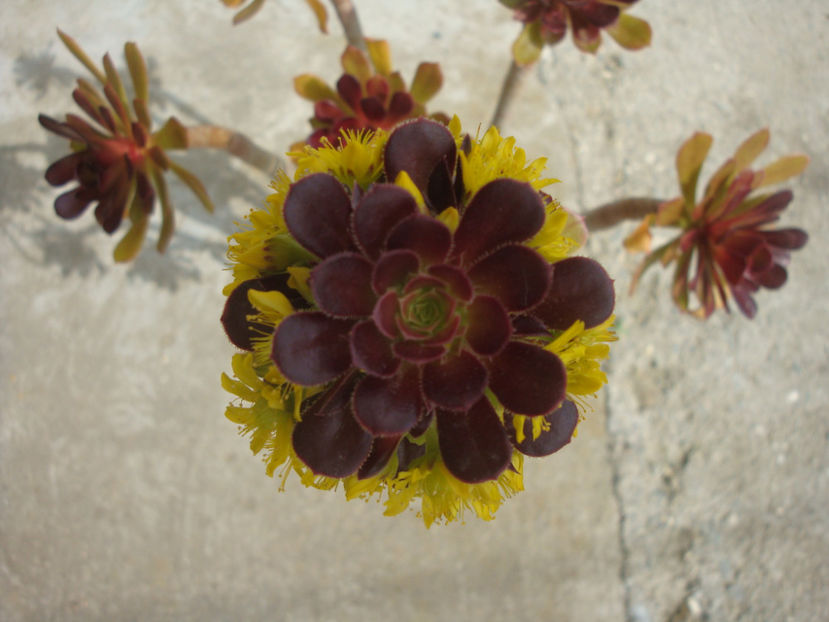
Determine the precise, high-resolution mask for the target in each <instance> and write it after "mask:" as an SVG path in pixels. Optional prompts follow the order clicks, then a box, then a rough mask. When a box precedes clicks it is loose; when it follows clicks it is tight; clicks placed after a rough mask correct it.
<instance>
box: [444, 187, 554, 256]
mask: <svg viewBox="0 0 829 622" xmlns="http://www.w3.org/2000/svg"><path fill="white" fill-rule="evenodd" d="M543 224H544V204H543V203H542V202H541V197H540V196H539V195H538V192H536V191H535V190H534V189H533V187H532V186H531V185H530V184H528V183H525V182H521V181H516V180H515V179H506V178H502V179H496V180H495V181H491V182H489V183H488V184H486V185H485V186H484V187H483V188H481V189H480V190H478V192H477V193H476V194H475V196H473V197H472V200H471V201H470V202H469V206H468V207H467V208H466V210H465V211H464V212H463V215H462V216H461V221H460V223H458V229H457V231H455V247H454V249H453V253H452V254H453V256H455V257H460V258H461V263H462V264H465V265H469V264H471V263H473V262H474V261H476V260H477V259H478V258H479V257H481V256H482V255H484V254H486V253H488V252H491V251H492V250H494V249H496V248H498V247H499V246H503V245H504V244H509V243H511V242H523V241H524V240H528V239H529V238H531V237H532V236H533V235H535V234H536V233H537V232H538V231H539V229H541V226H542V225H543Z"/></svg>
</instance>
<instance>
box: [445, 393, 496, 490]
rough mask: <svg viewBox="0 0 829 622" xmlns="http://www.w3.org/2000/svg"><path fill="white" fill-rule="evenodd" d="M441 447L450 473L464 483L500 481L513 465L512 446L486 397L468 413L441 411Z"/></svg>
mask: <svg viewBox="0 0 829 622" xmlns="http://www.w3.org/2000/svg"><path fill="white" fill-rule="evenodd" d="M437 421H438V446H439V447H440V455H441V458H443V463H444V464H445V465H446V468H447V469H449V472H450V473H451V474H452V475H454V476H455V477H457V478H458V479H459V480H461V481H462V482H467V483H469V484H477V483H480V482H486V481H490V480H494V479H497V477H498V476H499V475H501V473H503V472H504V469H506V468H507V466H509V464H510V460H511V458H512V447H511V446H510V443H509V440H508V439H507V435H506V432H505V431H504V427H503V425H502V424H501V421H500V419H498V415H497V414H495V410H494V409H493V408H492V405H491V404H490V403H489V400H488V399H487V398H486V397H482V398H480V399H479V400H478V401H477V402H476V403H475V404H474V405H473V406H472V407H471V408H470V409H469V410H468V411H467V412H460V413H458V412H447V411H444V410H438V411H437Z"/></svg>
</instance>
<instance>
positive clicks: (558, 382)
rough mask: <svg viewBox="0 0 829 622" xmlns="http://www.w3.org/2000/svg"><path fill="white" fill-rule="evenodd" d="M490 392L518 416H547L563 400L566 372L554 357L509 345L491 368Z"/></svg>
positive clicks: (520, 345)
mask: <svg viewBox="0 0 829 622" xmlns="http://www.w3.org/2000/svg"><path fill="white" fill-rule="evenodd" d="M489 373H490V378H489V388H490V389H492V391H493V393H495V396H496V397H497V398H498V399H499V400H500V402H501V404H503V405H504V408H506V409H507V410H511V411H512V412H514V413H516V414H519V415H531V416H534V415H546V414H547V413H549V412H550V411H552V410H553V409H555V408H557V407H558V405H559V404H561V401H562V400H563V399H564V395H565V390H566V388H567V371H566V370H565V368H564V364H563V363H562V362H561V359H559V358H558V357H557V356H556V355H555V354H553V353H552V352H548V351H547V350H544V349H543V348H540V347H538V346H535V345H532V344H529V343H522V342H520V341H510V342H509V343H508V344H507V346H506V347H505V348H504V349H503V350H502V351H501V353H500V354H499V355H498V356H497V357H495V360H494V361H493V362H492V365H491V366H490V370H489Z"/></svg>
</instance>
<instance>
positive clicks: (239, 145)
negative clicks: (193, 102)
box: [186, 125, 285, 176]
mask: <svg viewBox="0 0 829 622" xmlns="http://www.w3.org/2000/svg"><path fill="white" fill-rule="evenodd" d="M186 129H187V146H188V147H189V148H195V149H199V148H201V149H223V150H225V151H227V152H228V153H229V154H231V155H234V156H236V157H237V158H239V159H240V160H243V161H244V162H246V163H247V164H250V165H251V166H252V167H254V168H257V169H259V170H260V171H262V172H263V173H265V174H266V175H269V176H273V175H274V174H275V173H276V171H277V170H278V169H280V168H281V169H284V168H285V162H284V161H283V160H282V158H280V157H279V156H278V155H276V154H274V153H271V152H270V151H267V150H266V149H263V148H262V147H260V146H259V145H257V144H255V143H254V142H253V141H252V140H251V139H250V138H248V137H247V136H245V135H244V134H240V133H239V132H236V131H234V130H230V129H228V128H226V127H220V126H218V125H196V126H193V127H188V128H186Z"/></svg>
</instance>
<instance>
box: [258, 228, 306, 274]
mask: <svg viewBox="0 0 829 622" xmlns="http://www.w3.org/2000/svg"><path fill="white" fill-rule="evenodd" d="M267 254H268V263H269V265H271V266H273V267H274V268H275V269H277V270H283V269H285V268H287V267H288V266H300V265H309V264H312V263H314V262H315V261H316V257H314V255H312V254H311V253H310V252H308V251H307V250H305V248H303V247H302V246H300V244H299V242H297V241H296V240H295V239H294V238H293V236H292V235H291V234H289V233H277V234H276V235H275V236H273V237H272V238H270V239H269V240H268V242H267Z"/></svg>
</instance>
